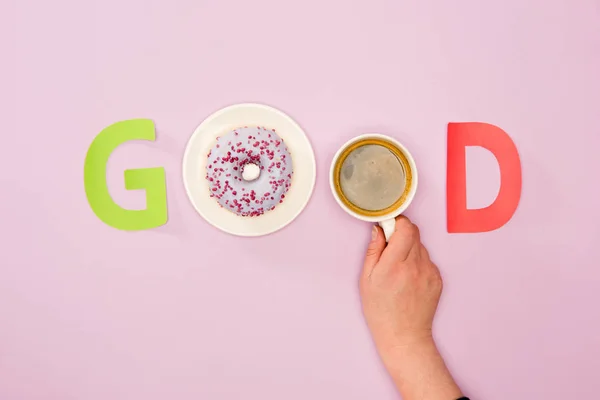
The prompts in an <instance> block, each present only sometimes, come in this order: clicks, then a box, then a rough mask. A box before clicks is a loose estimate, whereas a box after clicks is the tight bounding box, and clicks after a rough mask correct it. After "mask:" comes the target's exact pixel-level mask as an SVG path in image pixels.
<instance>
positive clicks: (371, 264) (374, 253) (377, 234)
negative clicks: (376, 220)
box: [363, 225, 385, 276]
mask: <svg viewBox="0 0 600 400" xmlns="http://www.w3.org/2000/svg"><path fill="white" fill-rule="evenodd" d="M383 249H385V235H384V234H383V230H382V229H381V228H380V227H379V226H377V225H374V226H373V231H372V236H371V242H370V243H369V247H368V248H367V254H366V255H365V264H364V266H363V274H364V275H365V276H370V275H371V272H373V269H374V268H375V265H377V263H378V262H379V258H380V257H381V253H383Z"/></svg>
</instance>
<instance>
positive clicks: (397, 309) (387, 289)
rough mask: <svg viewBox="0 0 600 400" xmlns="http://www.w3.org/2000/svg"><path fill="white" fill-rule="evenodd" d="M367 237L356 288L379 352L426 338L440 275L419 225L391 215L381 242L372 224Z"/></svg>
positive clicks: (436, 302)
mask: <svg viewBox="0 0 600 400" xmlns="http://www.w3.org/2000/svg"><path fill="white" fill-rule="evenodd" d="M373 238H374V239H373V240H372V241H371V243H370V244H369V248H368V249H367V254H366V257H365V262H364V267H363V273H362V276H361V278H360V293H361V297H362V301H363V310H364V314H365V318H366V320H367V324H368V325H369V328H370V329H371V332H372V334H373V339H374V340H375V343H376V345H377V347H378V349H379V351H380V352H381V353H382V356H384V355H385V354H386V353H387V352H388V351H390V350H392V349H393V348H396V347H401V346H407V345H412V344H415V343H419V342H422V341H425V340H432V333H431V330H432V324H433V317H434V315H435V311H436V309H437V305H438V302H439V299H440V294H441V292H442V278H441V276H440V272H439V270H438V268H437V267H436V266H435V264H434V263H433V262H431V260H430V258H429V253H428V252H427V249H425V246H423V244H422V243H421V238H420V234H419V228H417V226H416V225H414V224H413V223H412V222H411V221H410V220H409V219H408V218H406V217H404V216H400V217H398V218H397V219H396V231H395V232H394V234H393V235H392V237H391V238H390V241H389V243H388V244H387V247H386V242H385V237H384V235H383V232H382V231H381V228H379V227H378V226H375V227H373ZM384 361H385V360H384Z"/></svg>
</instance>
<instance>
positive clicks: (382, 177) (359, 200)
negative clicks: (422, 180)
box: [333, 138, 412, 217]
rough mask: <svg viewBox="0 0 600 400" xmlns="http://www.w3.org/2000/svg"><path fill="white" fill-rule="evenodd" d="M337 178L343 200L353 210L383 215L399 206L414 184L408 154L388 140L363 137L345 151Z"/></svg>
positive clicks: (339, 159) (336, 172)
mask: <svg viewBox="0 0 600 400" xmlns="http://www.w3.org/2000/svg"><path fill="white" fill-rule="evenodd" d="M333 174H334V176H333V181H334V186H335V190H336V192H337V194H338V196H339V197H340V199H341V200H342V202H343V203H344V204H345V205H346V206H347V207H348V208H349V209H350V210H352V211H353V212H355V213H357V214H361V215H364V216H368V217H376V216H383V215H386V214H389V213H390V212H392V211H394V210H395V209H397V208H399V207H400V206H401V205H402V204H403V203H404V202H405V201H406V198H407V197H408V193H409V192H410V188H411V186H412V170H411V168H410V164H409V162H408V159H407V157H406V155H405V154H404V153H403V152H402V151H401V150H400V149H399V148H397V147H396V146H395V145H393V144H392V143H389V142H388V141H386V140H382V139H378V138H372V139H364V140H359V141H358V142H355V143H353V144H351V145H349V146H348V147H347V148H345V149H344V150H343V152H342V153H341V154H340V157H339V158H338V160H337V162H336V164H335V167H334V171H333Z"/></svg>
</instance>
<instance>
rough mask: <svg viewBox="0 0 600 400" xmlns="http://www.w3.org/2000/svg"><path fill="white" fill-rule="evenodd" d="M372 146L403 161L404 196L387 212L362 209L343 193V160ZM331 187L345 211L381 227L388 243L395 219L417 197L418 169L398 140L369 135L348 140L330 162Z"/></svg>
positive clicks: (375, 134) (386, 210)
mask: <svg viewBox="0 0 600 400" xmlns="http://www.w3.org/2000/svg"><path fill="white" fill-rule="evenodd" d="M369 144H378V145H382V146H384V147H386V148H388V150H390V151H392V152H393V153H394V154H395V155H396V157H397V158H398V160H399V161H400V163H401V165H402V168H403V169H404V172H405V174H406V180H405V187H404V192H403V194H402V196H401V198H400V199H399V200H398V201H396V202H395V203H394V204H393V205H392V206H390V207H387V208H385V209H384V210H377V211H370V210H364V209H360V208H359V207H357V206H355V205H353V204H352V203H350V202H349V201H348V200H347V199H346V198H345V195H344V193H343V192H342V191H341V189H340V188H341V186H340V180H341V178H340V177H339V175H340V174H341V165H342V164H343V162H344V160H342V159H341V158H342V157H343V158H344V159H345V158H346V157H347V156H348V154H349V153H350V152H351V151H352V150H351V149H352V148H358V147H361V146H363V145H369ZM329 183H330V186H331V192H332V193H333V197H334V198H335V200H336V201H337V202H338V204H339V205H340V207H342V209H343V210H345V211H346V212H347V213H348V214H350V215H352V216H353V217H355V218H358V219H360V220H363V221H366V222H372V223H378V224H379V225H380V226H381V228H382V229H383V232H384V234H385V239H386V241H388V240H389V239H390V237H391V236H392V233H394V230H395V226H396V220H395V218H396V217H397V216H398V215H400V214H402V213H403V212H404V210H406V208H407V207H408V206H409V205H410V203H411V202H412V200H413V198H414V197H415V193H416V191H417V184H418V176H417V166H416V164H415V161H414V158H413V157H412V155H411V154H410V152H409V151H408V149H407V148H406V147H404V145H402V144H401V143H400V142H398V141H397V140H396V139H393V138H391V137H389V136H386V135H381V134H377V133H367V134H364V135H360V136H357V137H355V138H353V139H351V140H349V141H348V142H346V143H345V144H344V145H343V146H342V147H341V148H340V149H339V150H338V152H337V153H336V154H335V156H334V157H333V160H332V162H331V169H330V171H329Z"/></svg>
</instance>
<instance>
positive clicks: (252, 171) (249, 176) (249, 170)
mask: <svg viewBox="0 0 600 400" xmlns="http://www.w3.org/2000/svg"><path fill="white" fill-rule="evenodd" d="M259 176H260V167H259V166H258V165H256V164H255V163H251V162H250V163H247V164H246V165H244V166H243V167H242V179H244V180H245V181H246V182H252V181H255V180H257V179H258V177H259Z"/></svg>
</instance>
